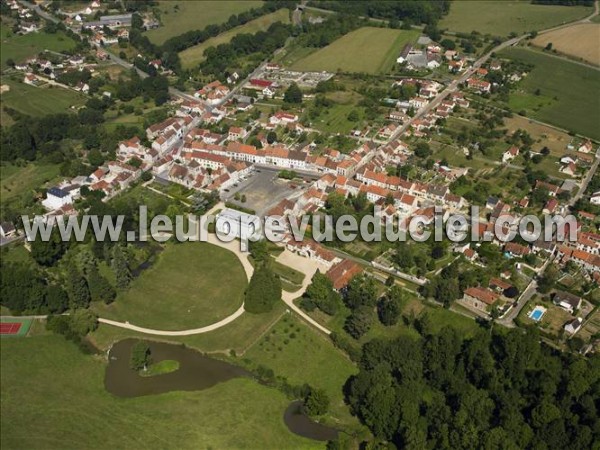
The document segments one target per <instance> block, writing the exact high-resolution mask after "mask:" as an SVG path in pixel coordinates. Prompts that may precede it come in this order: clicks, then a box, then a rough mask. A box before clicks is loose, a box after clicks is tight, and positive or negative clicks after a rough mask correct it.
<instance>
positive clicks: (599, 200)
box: [590, 191, 600, 205]
mask: <svg viewBox="0 0 600 450" xmlns="http://www.w3.org/2000/svg"><path fill="white" fill-rule="evenodd" d="M590 203H591V204H592V205H600V191H598V192H594V193H593V194H592V196H591V197H590Z"/></svg>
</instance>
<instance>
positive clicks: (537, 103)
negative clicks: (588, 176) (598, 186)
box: [501, 48, 600, 139]
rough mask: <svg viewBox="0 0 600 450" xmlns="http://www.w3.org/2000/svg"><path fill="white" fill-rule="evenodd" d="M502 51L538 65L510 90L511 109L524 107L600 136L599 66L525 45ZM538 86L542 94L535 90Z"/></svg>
mask: <svg viewBox="0 0 600 450" xmlns="http://www.w3.org/2000/svg"><path fill="white" fill-rule="evenodd" d="M501 55H502V56H503V57H508V58H512V59H516V60H520V61H523V62H527V63H530V64H534V65H535V67H534V69H533V70H532V71H531V72H530V73H529V74H528V76H527V77H526V78H524V79H523V81H521V82H520V83H519V84H518V85H517V88H516V90H514V91H513V92H512V93H511V95H510V101H509V106H510V107H511V109H512V110H514V111H516V112H519V111H521V110H523V109H524V110H526V112H527V115H528V116H531V117H534V118H536V119H538V120H541V121H543V122H547V123H550V124H552V125H556V126H558V127H561V128H564V129H566V130H569V131H574V132H576V133H579V134H582V135H584V136H588V137H591V138H593V139H600V128H599V127H598V118H599V117H600V100H599V99H598V96H597V95H596V94H597V92H598V86H599V83H600V72H598V70H597V69H592V68H589V67H585V66H582V65H580V64H576V63H573V62H570V61H568V60H565V59H562V58H557V57H554V56H551V55H546V54H544V53H542V52H539V51H534V50H528V49H524V48H509V49H506V50H504V51H503V52H502V53H501ZM537 89H539V90H540V95H535V94H534V93H535V92H536V90H537Z"/></svg>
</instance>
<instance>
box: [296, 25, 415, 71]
mask: <svg viewBox="0 0 600 450" xmlns="http://www.w3.org/2000/svg"><path fill="white" fill-rule="evenodd" d="M418 36H419V32H418V31H416V30H393V29H390V28H375V27H363V28H359V29H358V30H354V31H352V32H350V33H348V34H346V35H345V36H342V37H341V38H339V39H337V40H336V41H334V42H333V43H331V44H330V45H328V46H327V47H324V48H321V49H319V50H317V51H315V52H313V53H311V54H309V55H308V56H304V57H303V58H301V59H299V60H298V61H296V62H294V63H293V64H292V66H291V68H292V69H293V70H300V71H323V70H324V71H328V72H337V71H342V72H364V73H369V74H377V73H386V72H388V71H389V70H390V69H391V68H392V67H393V65H394V64H395V63H396V58H397V57H398V55H399V54H400V52H401V51H402V48H403V47H404V46H405V45H406V44H408V43H412V42H415V41H416V39H417V37H418Z"/></svg>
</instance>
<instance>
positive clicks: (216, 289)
mask: <svg viewBox="0 0 600 450" xmlns="http://www.w3.org/2000/svg"><path fill="white" fill-rule="evenodd" d="M246 284H247V279H246V274H245V272H244V269H243V268H242V265H241V263H240V262H239V260H238V259H237V257H236V256H235V255H234V254H233V253H231V252H229V251H228V250H224V249H222V248H220V247H217V246H214V245H210V244H206V243H199V242H188V243H181V244H171V245H167V246H166V247H165V250H164V251H163V252H161V253H160V254H159V255H158V258H157V260H156V261H155V262H154V263H153V264H152V266H151V267H150V268H148V269H146V270H145V271H143V272H142V273H141V275H140V276H139V277H138V278H136V279H135V280H134V281H133V282H132V283H131V286H130V287H129V289H128V290H127V291H125V292H123V293H121V294H120V295H119V296H118V297H117V299H116V300H115V302H114V303H113V304H111V305H108V306H106V305H95V306H94V308H95V309H96V311H97V312H98V314H99V315H100V316H101V317H105V318H108V319H114V320H119V321H129V322H131V323H132V324H134V325H138V326H142V327H147V328H155V329H160V330H182V329H188V328H199V327H202V326H204V325H210V324H211V323H214V322H217V321H219V320H221V319H223V318H225V317H227V316H228V315H230V314H233V313H234V312H235V311H236V310H237V309H238V308H239V307H240V305H241V304H242V301H243V294H244V289H245V287H246Z"/></svg>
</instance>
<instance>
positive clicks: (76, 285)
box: [67, 266, 91, 309]
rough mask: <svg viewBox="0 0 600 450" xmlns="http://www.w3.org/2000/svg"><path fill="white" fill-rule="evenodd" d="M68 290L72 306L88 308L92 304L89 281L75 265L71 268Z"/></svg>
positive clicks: (68, 277) (74, 307)
mask: <svg viewBox="0 0 600 450" xmlns="http://www.w3.org/2000/svg"><path fill="white" fill-rule="evenodd" d="M67 291H68V292H69V300H70V303H69V306H70V307H71V308H73V309H77V308H87V307H88V306H89V305H90V300H91V296H90V289H89V286H88V283H87V281H86V279H85V278H84V277H83V275H81V273H80V272H79V270H78V269H77V268H76V267H75V266H71V267H70V268H69V274H68V275H67Z"/></svg>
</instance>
